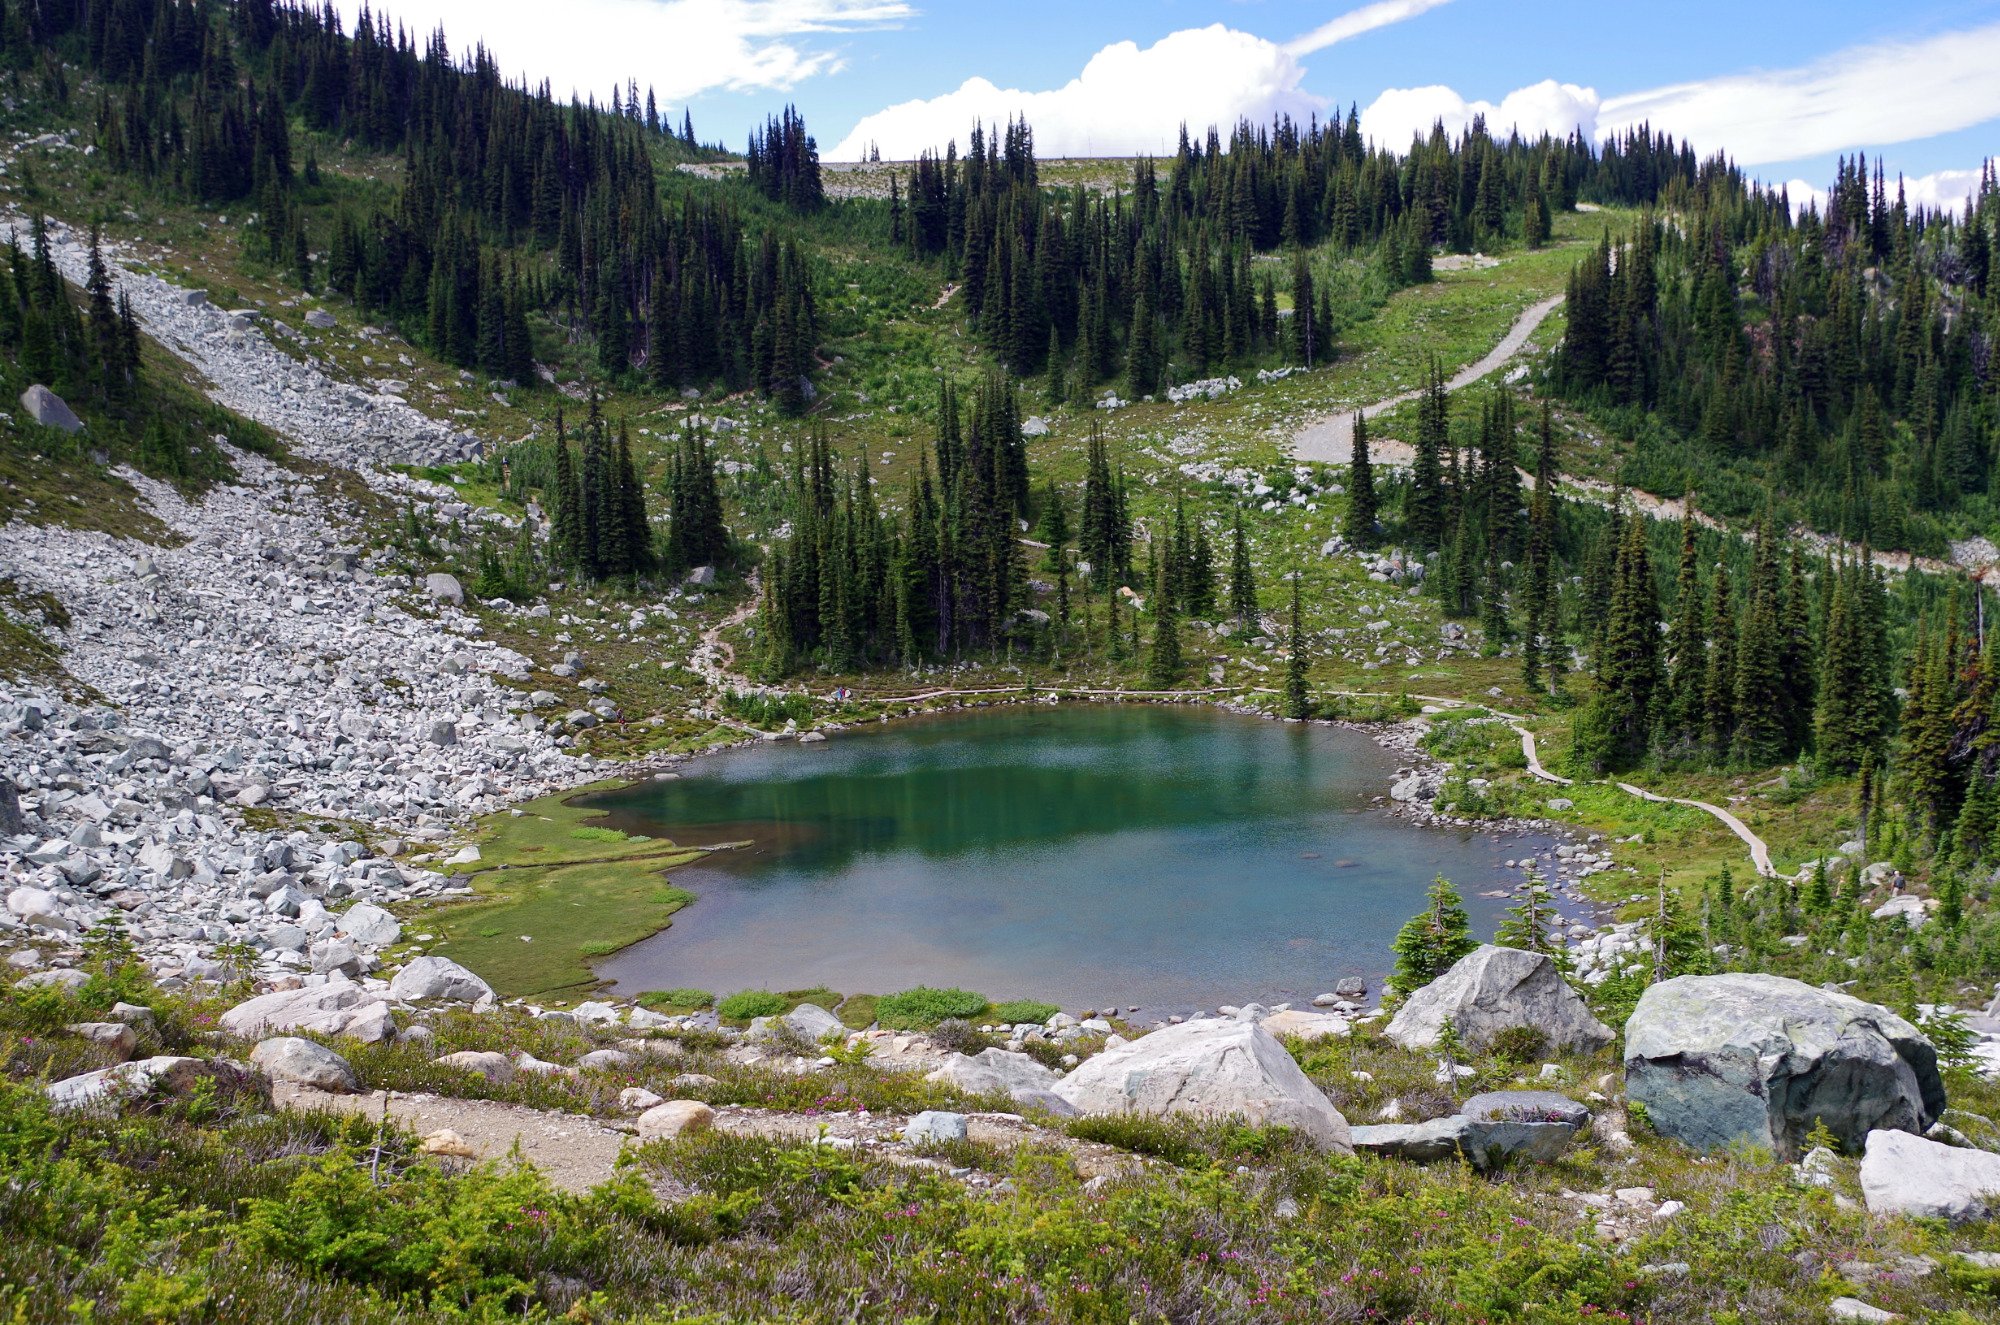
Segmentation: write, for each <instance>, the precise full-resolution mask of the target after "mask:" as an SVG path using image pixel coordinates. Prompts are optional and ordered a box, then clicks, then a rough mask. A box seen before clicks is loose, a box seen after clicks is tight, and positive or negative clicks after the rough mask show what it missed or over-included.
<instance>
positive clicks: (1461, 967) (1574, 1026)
mask: <svg viewBox="0 0 2000 1325" xmlns="http://www.w3.org/2000/svg"><path fill="white" fill-rule="evenodd" d="M1447 1023H1449V1024H1450V1025H1451V1026H1452V1027H1453V1028H1454V1029H1455V1030H1456V1031H1457V1033H1458V1038H1459V1040H1460V1041H1461V1042H1462V1043H1464V1044H1466V1045H1468V1046H1471V1047H1473V1048H1476V1049H1483V1048H1486V1047H1487V1046H1489V1045H1491V1044H1492V1043H1493V1040H1494V1037H1495V1036H1497V1035H1499V1034H1500V1033H1501V1032H1502V1031H1505V1030H1514V1029H1524V1030H1535V1031H1540V1032H1541V1033H1542V1034H1543V1035H1544V1036H1545V1037H1547V1041H1548V1045H1549V1047H1550V1048H1552V1049H1559V1050H1568V1051H1577V1052H1584V1053H1588V1052H1590V1051H1591V1050H1594V1049H1601V1048H1603V1047H1604V1046H1605V1045H1607V1044H1610V1043H1611V1041H1612V1039H1613V1038H1615V1037H1614V1035H1613V1033H1612V1030H1611V1028H1610V1027H1609V1026H1606V1025H1605V1024H1604V1023H1603V1022H1601V1021H1599V1020H1598V1019H1597V1018H1596V1017H1595V1016H1594V1015H1592V1013H1591V1011H1590V1006H1589V1004H1587V1003H1585V1002H1584V1001H1583V998H1582V996H1581V995H1579V994H1578V993H1577V992H1576V991H1575V990H1574V989H1571V988H1570V987H1569V985H1568V983H1567V982H1566V981H1564V979H1563V978H1562V973H1561V972H1559V971H1558V970H1556V966H1555V963H1554V962H1553V961H1551V960H1550V959H1549V958H1548V957H1547V956H1545V955H1543V954H1542V953H1539V952H1523V951H1521V950H1520V949H1518V948H1501V947H1496V946H1494V945H1493V944H1490V943H1486V944H1481V945H1480V946H1479V947H1478V948H1476V949H1475V950H1473V951H1472V952H1470V953H1468V954H1466V955H1465V956H1464V957H1462V958H1460V959H1459V960H1458V961H1457V962H1456V963H1455V964H1454V965H1453V966H1452V968H1451V969H1450V970H1448V971H1446V972H1445V973H1444V974H1443V975H1441V976H1439V977H1438V978H1437V979H1435V980H1433V981H1431V983H1429V984H1427V985H1425V986H1424V987H1423V988H1422V989H1419V990H1417V992H1416V993H1414V994H1412V995H1410V998H1409V1001H1408V1002H1406V1003H1404V1004H1403V1006H1402V1007H1401V1008H1400V1009H1399V1010H1398V1011H1397V1013H1396V1015H1395V1017H1394V1019H1393V1020H1391V1021H1390V1022H1389V1026H1388V1029H1387V1030H1386V1031H1385V1032H1384V1034H1386V1035H1387V1036H1388V1037H1389V1038H1390V1039H1391V1040H1393V1041H1395V1042H1396V1043H1397V1044H1399V1045H1401V1046H1403V1047H1404V1048H1405V1049H1429V1048H1433V1047H1435V1046H1436V1044H1437V1042H1438V1037H1439V1035H1440V1034H1441V1033H1442V1032H1443V1029H1444V1027H1445V1025H1446V1024H1447Z"/></svg>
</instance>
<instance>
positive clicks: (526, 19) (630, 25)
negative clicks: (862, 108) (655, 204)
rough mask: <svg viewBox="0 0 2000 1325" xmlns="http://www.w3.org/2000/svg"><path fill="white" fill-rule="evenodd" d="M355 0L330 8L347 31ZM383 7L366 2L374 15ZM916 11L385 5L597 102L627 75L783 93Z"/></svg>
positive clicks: (472, 0) (887, 2)
mask: <svg viewBox="0 0 2000 1325" xmlns="http://www.w3.org/2000/svg"><path fill="white" fill-rule="evenodd" d="M361 3H362V0H339V3H338V4H337V6H336V7H337V8H338V9H339V11H340V13H341V16H342V18H343V19H344V20H345V21H346V23H347V25H348V28H349V30H350V31H352V29H353V24H354V19H355V15H356V13H357V12H358V11H359V10H360V8H361ZM383 8H384V7H383V6H382V5H380V4H377V5H376V10H377V12H378V13H379V12H381V11H382V9H383ZM916 12H917V10H916V6H915V5H914V4H911V3H907V2H906V0H562V3H561V4H559V5H546V4H496V3H494V2H493V0H393V3H392V4H391V5H390V6H389V16H390V18H392V19H394V20H400V21H401V22H402V23H403V24H404V26H405V27H407V28H410V29H413V31H414V36H415V39H416V41H417V43H418V45H419V46H420V47H421V46H422V44H423V41H424V39H425V38H426V37H427V36H428V35H429V33H430V32H431V30H432V29H433V28H435V27H437V26H438V25H440V24H442V25H443V27H444V30H445V37H446V39H447V40H448V41H449V42H450V43H451V49H452V52H453V53H454V54H462V53H463V52H465V51H467V50H469V49H471V47H472V45H473V44H474V43H475V42H484V43H485V45H486V49H487V50H488V51H490V52H491V53H492V55H493V57H494V59H495V60H496V61H498V62H499V65H500V68H501V70H502V71H503V72H504V73H506V74H507V76H508V77H510V78H511V77H517V76H520V75H522V74H525V75H526V76H527V77H528V79H529V81H530V82H533V83H539V82H540V81H541V80H542V79H543V78H547V79H548V80H549V82H550V84H551V86H552V87H553V88H554V90H555V92H556V95H557V96H567V95H568V94H569V93H570V92H571V91H572V90H574V91H576V92H577V94H578V95H580V96H588V95H591V94H593V93H594V94H595V95H596V97H597V99H598V100H599V101H600V102H603V101H608V100H609V99H610V95H611V89H612V88H613V87H614V86H617V87H623V86H624V85H625V82H626V80H627V79H628V78H636V79H638V80H639V86H640V87H641V88H642V89H643V88H645V87H647V86H649V85H650V86H651V87H653V88H654V89H655V90H656V91H657V92H658V94H659V97H660V100H661V101H662V102H663V103H665V104H678V103H680V102H684V101H686V100H688V99H689V98H691V97H695V96H699V95H700V94H702V93H703V92H709V91H714V90H717V89H723V90H727V91H732V92H736V91H751V90H774V91H784V90H787V89H790V88H792V87H794V86H796V85H797V84H798V83H800V82H802V81H804V80H805V79H808V78H811V77H813V76H814V75H817V74H824V73H832V72H835V71H837V70H838V69H839V68H840V67H841V64H842V57H841V54H840V51H839V49H838V48H837V47H836V46H832V45H829V44H828V41H829V39H831V38H834V37H837V36H840V35H842V34H848V33H854V32H861V31H867V30H869V29H875V28H882V27H887V26H893V25H895V24H898V23H901V22H902V21H904V20H906V19H909V18H911V17H913V16H914V15H915V14H916Z"/></svg>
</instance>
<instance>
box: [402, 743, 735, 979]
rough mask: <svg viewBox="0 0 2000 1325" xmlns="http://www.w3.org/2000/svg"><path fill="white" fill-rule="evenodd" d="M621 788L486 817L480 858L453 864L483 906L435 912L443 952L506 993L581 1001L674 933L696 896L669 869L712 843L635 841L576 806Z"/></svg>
mask: <svg viewBox="0 0 2000 1325" xmlns="http://www.w3.org/2000/svg"><path fill="white" fill-rule="evenodd" d="M610 785H613V784H611V783H608V782H595V783H591V784H588V785H586V786H581V787H575V788H572V789H570V790H568V791H562V792H557V793H554V794H552V795H548V796H543V797H541V798H539V799H537V800H532V801H528V802H526V803H524V804H522V805H517V806H514V807H512V808H511V809H508V810H503V811H501V812H500V813H498V814H494V815H489V816H487V818H485V819H484V820H482V821H481V822H480V824H479V826H478V828H477V830H476V832H475V840H476V842H477V844H478V846H479V851H480V858H479V859H478V860H477V861H475V862H472V863H470V864H465V865H456V866H451V867H450V872H451V873H453V874H456V875H458V876H460V878H461V879H462V880H463V881H464V882H467V883H470V884H471V885H472V887H473V890H474V892H475V897H474V899H473V900H471V901H466V902H458V903H452V904H448V905H446V906H443V907H441V908H439V909H437V910H435V911H432V912H428V913H425V914H424V915H423V916H421V918H420V920H419V921H418V922H417V923H421V924H422V925H424V926H425V927H427V928H428V929H430V930H431V931H432V932H434V933H435V934H437V935H438V940H437V942H435V943H434V944H433V945H432V946H431V949H430V950H431V951H432V952H435V953H437V954H438V955H439V956H444V957H449V958H451V959H452V960H453V961H456V962H460V963H462V964H464V965H466V966H468V967H470V968H472V969H473V970H475V971H478V972H479V973H480V974H481V975H482V976H484V977H485V979H486V980H487V982H488V983H490V984H491V985H492V986H493V988H494V990H495V992H496V993H498V994H500V995H501V996H502V997H507V998H512V997H529V996H548V995H553V994H562V995H581V994H583V993H585V992H587V991H589V990H590V989H591V988H593V987H595V985H596V984H597V983H598V981H597V976H596V975H595V974H594V973H593V972H592V970H591V969H590V963H591V962H592V961H595V960H597V959H598V958H601V957H607V956H610V955H611V954H612V953H614V952H617V951H619V950H620V949H622V948H626V947H629V946H631V945H632V944H634V943H637V942H638V941H639V940H641V939H644V938H650V937H651V936H653V935H654V934H657V933H659V932H660V931H661V930H663V929H665V928H666V927H667V926H668V925H669V924H671V923H672V921H673V916H674V913H675V912H676V911H679V910H680V909H681V908H682V907H684V906H686V905H687V904H688V903H690V902H692V901H693V900H694V894H693V893H690V892H688V891H687V890H686V889H684V888H677V887H675V886H673V884H672V883H670V882H669V881H668V879H667V872H668V871H669V870H673V869H678V868H680V867H681V866H684V865H688V864H691V863H693V862H694V861H696V860H699V859H700V858H701V857H702V856H703V855H704V854H705V852H704V851H703V850H701V849H700V848H692V847H680V846H676V845H675V844H674V843H672V842H669V841H666V840H664V839H661V838H651V837H639V836H629V835H626V834H623V833H619V832H617V831H616V830H615V829H610V828H606V827H605V826H604V825H602V824H600V823H595V822H592V821H594V820H596V819H599V818H601V817H602V816H601V813H600V812H599V811H596V810H592V809H588V808H585V807H581V806H578V805H576V804H574V803H573V802H575V801H576V800H577V799H578V798H579V797H581V796H584V795H587V794H588V793H590V792H592V791H598V790H603V789H604V788H605V787H608V786H610Z"/></svg>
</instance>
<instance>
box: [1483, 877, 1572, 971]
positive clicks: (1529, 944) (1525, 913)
mask: <svg viewBox="0 0 2000 1325" xmlns="http://www.w3.org/2000/svg"><path fill="white" fill-rule="evenodd" d="M1526 884H1527V886H1526V888H1525V889H1524V890H1523V891H1522V893H1521V900H1520V901H1519V902H1517V903H1516V904H1515V905H1514V906H1512V907H1511V908H1509V909H1508V911H1507V918H1506V919H1505V920H1503V921H1501V922H1500V929H1499V931H1498V932H1497V933H1495V934H1494V936H1493V941H1494V942H1495V943H1497V944H1498V945H1500V946H1501V947H1503V948H1519V949H1520V950H1521V951H1523V952H1539V953H1541V954H1542V955H1543V956H1545V957H1547V958H1549V959H1550V960H1551V961H1553V962H1554V963H1555V965H1556V970H1558V971H1560V972H1562V973H1563V974H1565V975H1567V974H1568V973H1569V966H1570V961H1569V949H1568V948H1567V947H1566V946H1564V944H1563V939H1562V917H1561V916H1560V915H1558V914H1556V909H1555V904H1554V899H1553V898H1552V897H1551V896H1550V895H1549V889H1548V885H1547V884H1545V883H1543V882H1542V880H1541V878H1540V877H1539V876H1538V875H1536V874H1535V872H1534V871H1533V870H1530V871H1529V872H1528V877H1527V880H1526Z"/></svg>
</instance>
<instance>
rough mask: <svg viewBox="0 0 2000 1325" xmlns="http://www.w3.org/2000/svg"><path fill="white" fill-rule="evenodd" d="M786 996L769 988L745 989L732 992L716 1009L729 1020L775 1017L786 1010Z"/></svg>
mask: <svg viewBox="0 0 2000 1325" xmlns="http://www.w3.org/2000/svg"><path fill="white" fill-rule="evenodd" d="M785 1007H786V1003H785V996H784V995H783V994H774V993H772V992H771V991H770V990H768V989H745V990H743V991H742V992H741V993H736V994H731V995H730V996H729V997H728V998H725V999H723V1000H722V1002H721V1003H719V1004H717V1005H716V1008H715V1010H716V1011H717V1012H718V1013H720V1014H721V1015H722V1017H723V1019H724V1020H727V1021H748V1020H749V1019H750V1018H752V1017H775V1016H777V1015H778V1014H779V1013H780V1012H783V1011H784V1010H785Z"/></svg>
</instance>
